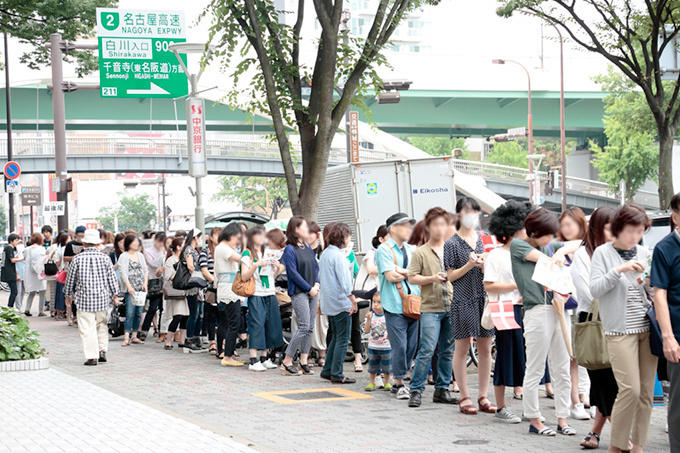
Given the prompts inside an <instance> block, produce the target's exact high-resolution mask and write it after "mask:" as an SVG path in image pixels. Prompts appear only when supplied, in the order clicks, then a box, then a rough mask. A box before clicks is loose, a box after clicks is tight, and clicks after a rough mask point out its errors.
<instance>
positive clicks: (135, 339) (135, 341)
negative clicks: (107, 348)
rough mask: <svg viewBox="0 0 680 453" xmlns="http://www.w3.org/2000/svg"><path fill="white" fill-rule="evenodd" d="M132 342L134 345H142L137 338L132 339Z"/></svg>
mask: <svg viewBox="0 0 680 453" xmlns="http://www.w3.org/2000/svg"><path fill="white" fill-rule="evenodd" d="M132 342H133V343H134V344H144V342H143V341H142V340H140V339H139V338H133V339H132Z"/></svg>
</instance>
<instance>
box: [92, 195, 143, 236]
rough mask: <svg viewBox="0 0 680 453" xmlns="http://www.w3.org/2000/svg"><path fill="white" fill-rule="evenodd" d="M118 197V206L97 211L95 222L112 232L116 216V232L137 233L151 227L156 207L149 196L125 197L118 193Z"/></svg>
mask: <svg viewBox="0 0 680 453" xmlns="http://www.w3.org/2000/svg"><path fill="white" fill-rule="evenodd" d="M118 196H119V197H120V204H119V205H118V206H105V207H103V208H101V209H99V215H98V216H97V220H98V221H99V222H101V224H102V225H103V226H104V228H106V229H107V230H110V231H114V228H115V227H114V225H115V218H116V216H118V231H125V230H135V231H138V232H139V231H143V230H146V229H147V228H151V227H152V223H153V222H154V220H155V219H156V206H154V204H153V203H152V202H151V197H149V195H147V194H139V195H133V196H126V195H125V193H124V192H120V193H118Z"/></svg>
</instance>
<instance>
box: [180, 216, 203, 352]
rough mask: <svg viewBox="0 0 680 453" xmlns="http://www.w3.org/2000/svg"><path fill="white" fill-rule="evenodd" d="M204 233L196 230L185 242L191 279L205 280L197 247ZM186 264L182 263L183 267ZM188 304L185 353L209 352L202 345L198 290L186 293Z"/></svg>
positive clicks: (183, 252)
mask: <svg viewBox="0 0 680 453" xmlns="http://www.w3.org/2000/svg"><path fill="white" fill-rule="evenodd" d="M202 236H203V233H202V232H201V231H200V230H199V229H198V228H194V229H193V230H191V231H189V234H187V237H186V239H185V240H184V249H183V250H182V255H181V259H182V260H184V263H186V268H187V270H188V271H189V274H190V275H191V279H194V278H195V277H200V278H201V279H202V278H203V274H202V273H201V271H200V269H199V267H198V260H199V256H198V252H197V251H196V247H198V244H199V241H200V239H201V237H202ZM184 263H180V265H183V264H184ZM186 295H187V303H188V304H189V320H188V321H187V340H186V341H185V342H184V351H183V352H187V353H195V352H208V349H206V348H203V345H202V344H201V336H200V335H201V326H200V324H199V323H198V319H199V318H200V317H201V304H200V302H199V300H198V288H197V287H194V288H191V289H189V290H187V291H186Z"/></svg>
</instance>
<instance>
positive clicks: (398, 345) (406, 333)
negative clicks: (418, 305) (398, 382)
mask: <svg viewBox="0 0 680 453" xmlns="http://www.w3.org/2000/svg"><path fill="white" fill-rule="evenodd" d="M385 323H386V324H387V335H388V336H389V338H390V345H391V346H392V369H393V371H394V379H404V378H405V377H406V376H407V375H408V370H409V369H410V368H411V361H412V360H413V357H414V356H415V355H416V347H417V346H418V320H417V319H413V318H409V317H406V316H404V315H402V314H398V313H390V312H389V311H385Z"/></svg>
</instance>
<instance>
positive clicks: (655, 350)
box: [647, 305, 664, 359]
mask: <svg viewBox="0 0 680 453" xmlns="http://www.w3.org/2000/svg"><path fill="white" fill-rule="evenodd" d="M647 318H648V319H649V347H650V349H651V350H652V354H654V355H655V356H657V357H659V358H662V359H663V358H664V355H663V338H662V337H661V328H660V327H659V321H657V320H656V310H654V305H652V306H651V307H649V308H648V309H647Z"/></svg>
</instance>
